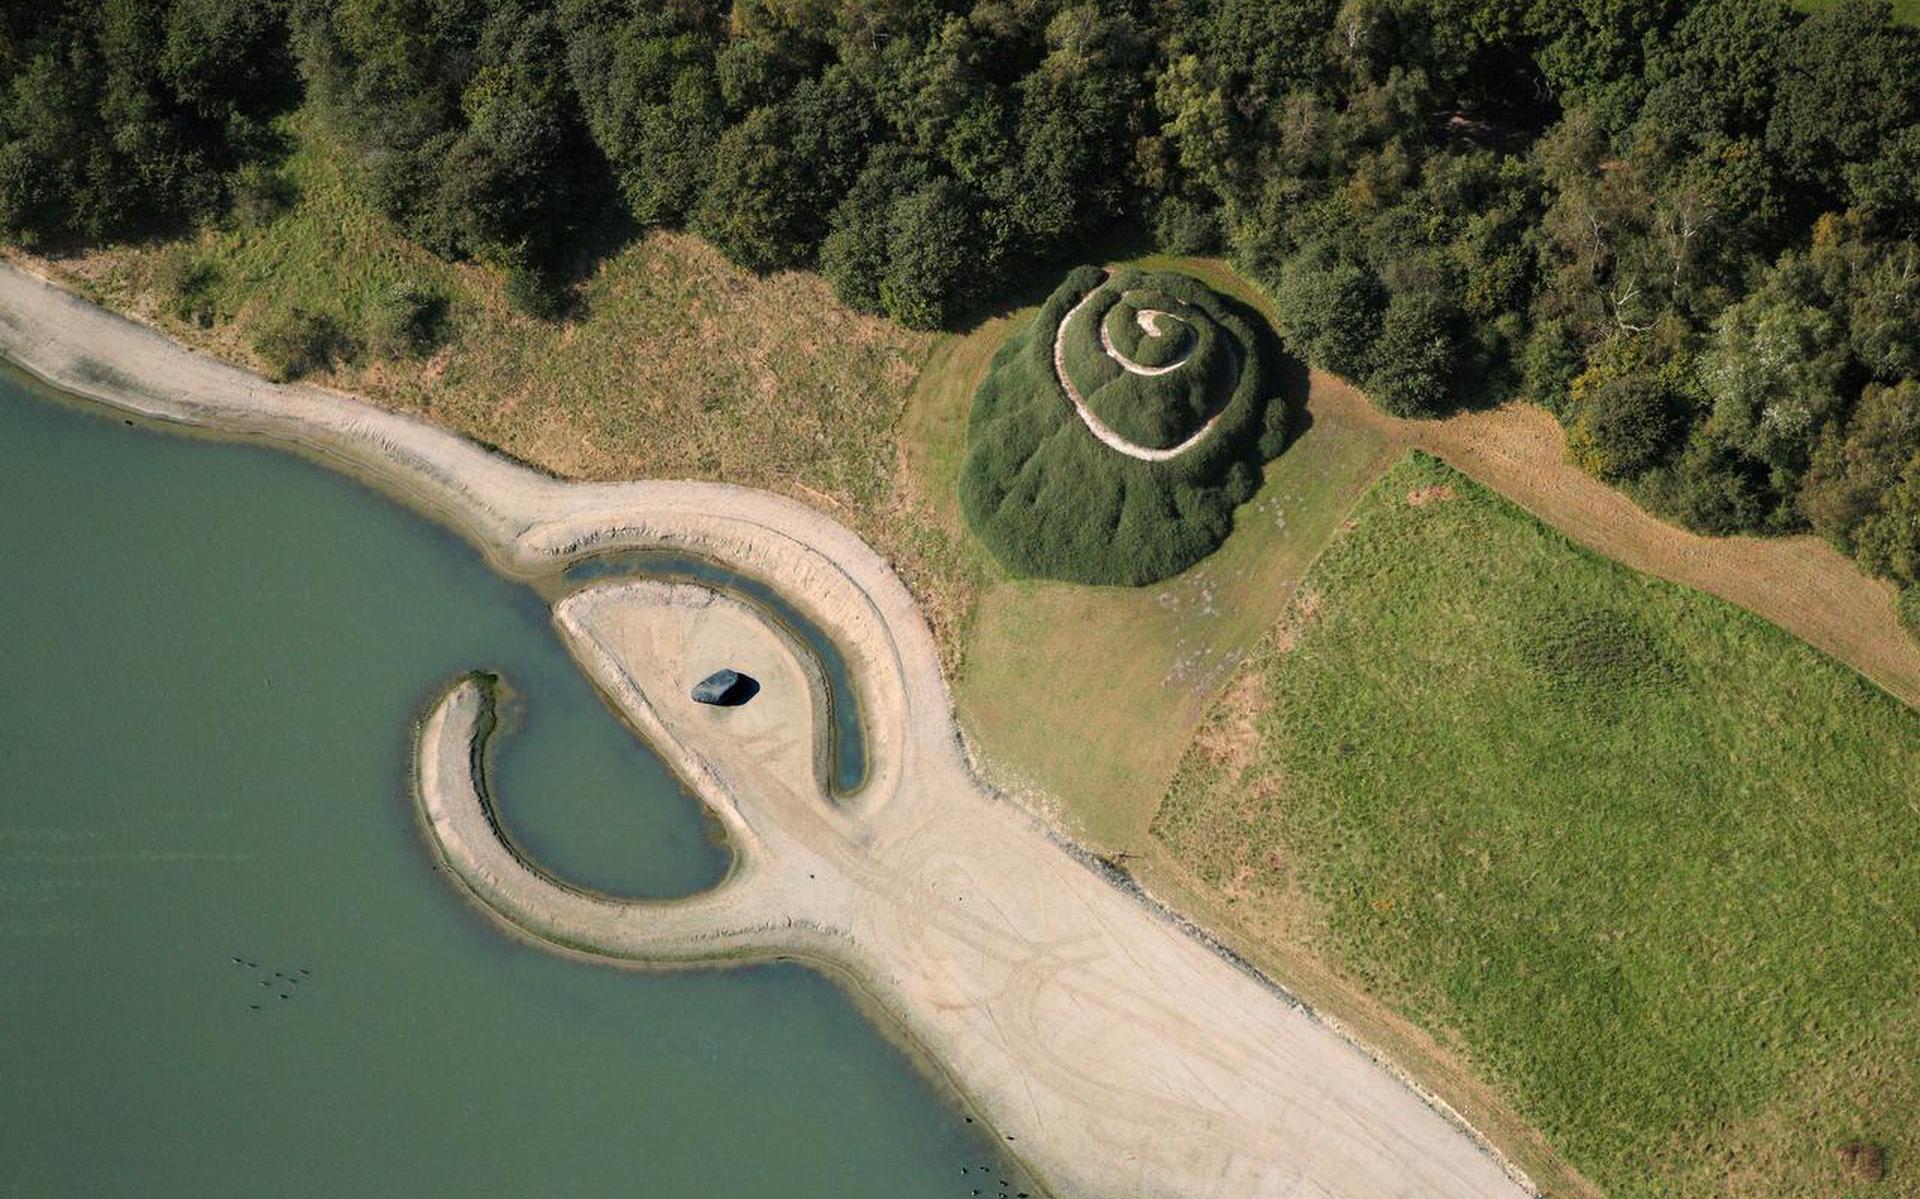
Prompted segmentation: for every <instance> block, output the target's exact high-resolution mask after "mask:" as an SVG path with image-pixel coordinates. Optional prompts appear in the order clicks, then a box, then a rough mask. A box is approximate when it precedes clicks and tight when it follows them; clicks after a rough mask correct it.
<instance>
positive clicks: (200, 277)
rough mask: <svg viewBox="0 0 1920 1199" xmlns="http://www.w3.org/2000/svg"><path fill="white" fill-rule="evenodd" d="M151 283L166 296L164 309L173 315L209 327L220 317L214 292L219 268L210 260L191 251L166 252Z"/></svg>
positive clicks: (204, 327) (218, 279) (216, 286)
mask: <svg viewBox="0 0 1920 1199" xmlns="http://www.w3.org/2000/svg"><path fill="white" fill-rule="evenodd" d="M154 282H155V283H156V284H157V285H158V286H159V289H160V293H161V294H162V295H163V296H165V297H166V300H165V304H166V309H167V311H168V312H169V313H170V314H172V315H173V316H174V317H175V318H177V319H179V320H183V321H192V322H193V323H194V324H196V325H199V326H200V327H201V328H202V329H206V328H211V327H212V325H213V322H214V321H215V320H217V319H218V318H219V316H220V306H219V301H218V298H217V296H216V294H215V293H216V291H217V289H218V288H219V285H220V268H219V267H218V266H216V265H214V263H213V261H212V260H211V259H208V258H204V257H202V256H201V255H199V254H196V253H194V252H192V251H191V250H182V251H178V252H175V253H171V254H168V255H167V256H166V257H165V258H162V259H161V260H160V265H159V267H158V268H157V269H156V270H155V272H154Z"/></svg>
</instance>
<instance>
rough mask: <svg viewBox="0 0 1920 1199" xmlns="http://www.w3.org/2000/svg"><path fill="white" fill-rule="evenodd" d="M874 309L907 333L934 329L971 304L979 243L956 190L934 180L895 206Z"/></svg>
mask: <svg viewBox="0 0 1920 1199" xmlns="http://www.w3.org/2000/svg"><path fill="white" fill-rule="evenodd" d="M887 250H888V252H887V266H886V271H885V273H884V274H883V275H882V276H881V279H880V305H881V308H882V309H884V310H885V312H886V314H887V315H888V316H890V317H892V318H893V319H894V320H896V321H899V322H900V323H901V324H903V325H905V326H907V327H908V328H910V329H938V328H941V327H943V326H944V325H946V324H947V322H948V321H950V320H951V319H952V318H953V316H954V314H955V313H956V312H958V311H959V310H960V308H961V307H963V306H964V305H965V304H966V303H967V302H968V301H969V299H970V298H971V294H972V291H973V283H974V280H975V279H977V278H978V277H979V275H980V265H981V263H980V254H981V247H980V239H979V230H978V227H977V226H976V225H975V224H974V222H973V216H972V213H970V212H969V211H968V209H967V205H966V202H965V201H964V200H963V199H962V197H961V194H960V188H959V186H958V185H957V184H955V183H953V182H952V181H951V180H947V179H936V180H934V181H933V182H931V183H928V184H925V185H923V186H922V187H921V188H919V190H917V191H915V192H913V193H912V194H911V195H908V196H903V197H901V198H900V199H899V200H896V201H895V202H894V205H893V210H892V212H891V213H890V214H889V217H888V228H887Z"/></svg>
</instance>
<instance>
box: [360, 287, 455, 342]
mask: <svg viewBox="0 0 1920 1199" xmlns="http://www.w3.org/2000/svg"><path fill="white" fill-rule="evenodd" d="M446 321H447V298H446V297H445V296H443V295H441V294H440V293H438V292H436V291H433V290H431V289H429V288H425V287H421V286H418V285H417V284H411V283H400V284H391V285H388V286H386V287H382V288H381V289H380V290H379V292H378V293H376V294H375V296H374V298H373V303H372V304H370V305H369V306H368V308H367V316H366V336H367V348H368V349H369V350H371V351H372V352H373V353H375V354H377V355H379V356H380V357H382V358H405V357H409V356H411V355H415V354H426V353H430V352H432V350H433V349H434V347H436V346H438V345H439V344H440V342H441V340H442V339H443V338H444V336H445V333H446V329H445V326H446Z"/></svg>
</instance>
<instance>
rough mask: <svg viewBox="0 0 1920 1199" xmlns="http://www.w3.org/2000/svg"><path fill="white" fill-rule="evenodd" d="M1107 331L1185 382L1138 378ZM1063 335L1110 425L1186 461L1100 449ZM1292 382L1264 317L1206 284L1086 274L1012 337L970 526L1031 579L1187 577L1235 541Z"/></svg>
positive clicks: (1094, 404)
mask: <svg viewBox="0 0 1920 1199" xmlns="http://www.w3.org/2000/svg"><path fill="white" fill-rule="evenodd" d="M1083 301H1084V303H1083ZM1143 314H1146V315H1143ZM1063 321H1064V322H1065V323H1066V327H1065V329H1064V331H1063V330H1062V328H1061V326H1062V322H1063ZM1103 329H1105V330H1106V332H1107V336H1108V337H1109V338H1111V340H1112V345H1113V348H1114V351H1115V353H1117V354H1120V355H1122V356H1124V357H1126V358H1127V359H1129V360H1130V361H1132V362H1133V363H1134V364H1135V365H1137V366H1139V367H1141V368H1143V369H1144V370H1146V371H1162V368H1169V367H1170V368H1171V369H1165V370H1163V371H1162V373H1157V374H1147V373H1136V372H1133V371H1129V370H1127V369H1126V368H1125V367H1124V366H1123V365H1122V364H1121V363H1120V362H1118V361H1116V360H1115V358H1114V357H1113V356H1112V355H1110V354H1109V353H1108V352H1107V350H1106V348H1105V346H1104V345H1103V344H1102V337H1101V332H1102V330H1103ZM1056 335H1059V343H1060V350H1061V358H1062V366H1063V367H1064V370H1065V373H1066V376H1067V378H1068V379H1069V380H1070V381H1071V382H1072V383H1073V385H1074V387H1075V389H1076V390H1077V391H1078V392H1079V394H1080V396H1081V398H1082V399H1083V401H1084V402H1085V403H1086V405H1087V408H1088V409H1089V410H1090V411H1091V413H1092V414H1093V416H1094V418H1095V419H1096V420H1098V421H1099V422H1101V423H1102V424H1104V425H1105V426H1106V427H1107V428H1108V429H1110V430H1111V431H1112V433H1113V434H1114V435H1117V436H1118V437H1119V438H1121V439H1124V440H1125V441H1126V442H1129V443H1132V445H1134V446H1136V447H1139V448H1141V449H1143V450H1146V451H1167V450H1173V449H1176V448H1178V447H1181V446H1183V445H1184V446H1185V447H1186V448H1184V449H1179V452H1178V453H1176V454H1175V456H1174V457H1171V458H1166V459H1162V460H1156V461H1150V460H1145V459H1142V458H1138V457H1131V456H1129V455H1128V454H1127V453H1125V452H1122V451H1121V450H1119V449H1116V448H1115V447H1113V446H1112V445H1109V444H1107V443H1106V442H1103V441H1102V440H1101V439H1100V438H1099V437H1098V436H1096V435H1095V433H1094V432H1093V430H1091V429H1090V428H1089V427H1088V426H1087V424H1086V423H1085V422H1084V421H1083V420H1082V419H1081V418H1080V416H1079V415H1078V414H1077V413H1076V411H1075V409H1074V407H1073V404H1072V403H1071V402H1070V400H1069V399H1068V397H1067V395H1066V393H1065V391H1064V390H1063V389H1062V388H1061V385H1060V381H1059V378H1058V377H1057V376H1056V374H1055V367H1054V351H1055V343H1056ZM1281 370H1282V355H1281V354H1280V352H1279V349H1278V347H1277V345H1275V344H1274V340H1273V337H1272V334H1271V333H1269V332H1267V331H1266V330H1265V327H1264V326H1263V325H1262V324H1261V323H1260V320H1259V318H1258V317H1256V316H1254V315H1253V314H1252V313H1250V312H1248V311H1247V310H1246V309H1244V308H1242V307H1241V306H1240V305H1238V304H1236V303H1234V302H1232V301H1230V300H1227V299H1225V298H1223V297H1221V296H1219V295H1216V294H1215V293H1214V292H1213V291H1211V290H1209V289H1208V288H1207V287H1206V285H1204V284H1202V283H1200V282H1199V281H1198V280H1195V279H1191V278H1188V277H1186V276H1184V275H1172V274H1148V273H1145V272H1141V271H1120V272H1116V273H1115V274H1114V275H1113V276H1112V277H1111V278H1107V277H1105V276H1103V274H1102V273H1101V272H1100V271H1099V270H1097V269H1095V268H1093V267H1081V268H1079V269H1078V270H1075V271H1074V272H1073V273H1072V274H1070V275H1068V276H1067V279H1066V282H1064V283H1063V284H1061V286H1060V288H1059V290H1057V291H1055V292H1054V293H1053V295H1051V296H1049V297H1048V298H1047V301H1046V303H1044V304H1042V305H1041V306H1040V311H1039V314H1038V315H1036V316H1035V317H1034V319H1033V320H1032V321H1030V322H1029V323H1028V324H1027V325H1026V327H1025V328H1023V329H1021V330H1020V331H1019V332H1018V333H1016V334H1014V336H1013V337H1011V338H1010V339H1008V341H1007V344H1006V345H1005V346H1004V347H1002V349H1001V351H1000V353H999V355H998V357H996V358H995V359H994V364H993V369H992V370H991V371H990V372H989V373H988V375H987V378H986V380H985V381H984V382H983V383H982V384H981V385H980V390H979V393H978V394H977V395H976V396H975V397H974V404H973V416H972V420H971V423H970V424H969V426H968V431H967V441H968V454H967V461H966V465H965V467H964V469H963V470H962V473H961V476H960V502H961V506H962V507H963V509H964V510H965V511H966V515H967V520H968V522H969V523H970V524H972V526H973V528H974V531H975V532H977V533H978V534H979V535H980V538H981V540H982V541H984V542H985V543H986V544H987V547H988V548H989V549H990V550H992V551H993V555H994V556H995V557H996V558H998V559H999V560H1000V562H1001V563H1002V564H1003V565H1004V566H1006V567H1007V568H1008V569H1009V570H1011V571H1013V572H1015V573H1017V574H1023V575H1040V576H1046V577H1050V578H1059V579H1066V580H1069V581H1072V582H1079V583H1112V584H1127V585H1139V584H1143V583H1150V582H1153V581H1155V580H1158V579H1163V578H1166V577H1167V576H1169V575H1173V574H1177V573H1179V572H1180V571H1182V570H1184V569H1186V568H1187V567H1188V566H1191V565H1193V564H1194V563H1195V562H1197V561H1199V560H1200V559H1201V558H1204V557H1206V556H1207V555H1208V554H1209V553H1212V552H1213V550H1214V549H1215V548H1216V547H1218V546H1219V544H1220V543H1221V541H1223V540H1224V539H1225V538H1226V536H1227V534H1228V532H1230V531H1231V530H1232V528H1233V510H1234V509H1235V508H1236V507H1238V506H1239V505H1240V504H1241V503H1243V502H1244V501H1246V500H1247V499H1248V498H1249V497H1250V496H1251V495H1252V494H1253V493H1254V491H1255V489H1256V488H1257V487H1258V486H1259V482H1260V467H1261V466H1262V465H1263V464H1264V463H1265V462H1266V461H1267V460H1268V459H1270V458H1272V457H1273V456H1274V455H1276V454H1278V453H1279V452H1280V450H1281V448H1282V447H1283V446H1284V445H1285V444H1286V439H1287V429H1288V417H1289V410H1288V407H1287V404H1286V403H1285V402H1284V401H1283V400H1282V398H1281V396H1280V391H1281ZM1189 442H1191V444H1187V443H1189Z"/></svg>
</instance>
